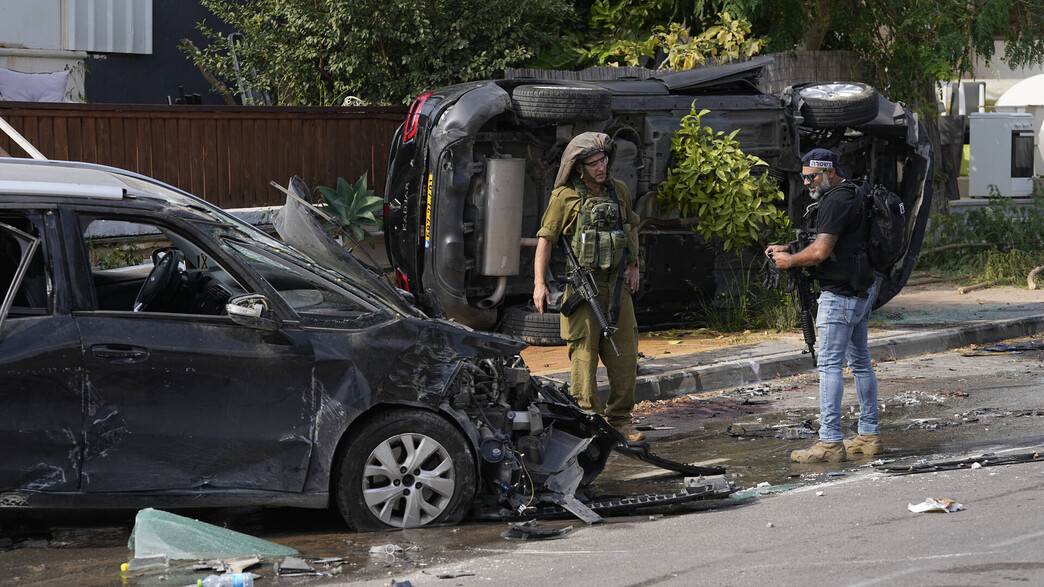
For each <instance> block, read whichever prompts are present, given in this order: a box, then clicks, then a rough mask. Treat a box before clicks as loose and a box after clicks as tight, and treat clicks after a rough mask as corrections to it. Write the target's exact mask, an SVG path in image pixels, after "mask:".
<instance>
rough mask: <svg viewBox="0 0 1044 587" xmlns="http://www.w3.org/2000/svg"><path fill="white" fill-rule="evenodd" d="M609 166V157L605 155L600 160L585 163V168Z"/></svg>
mask: <svg viewBox="0 0 1044 587" xmlns="http://www.w3.org/2000/svg"><path fill="white" fill-rule="evenodd" d="M608 164H609V156H608V155H603V156H602V157H601V158H600V159H595V160H594V161H592V162H590V163H584V167H605V166H606V165H608Z"/></svg>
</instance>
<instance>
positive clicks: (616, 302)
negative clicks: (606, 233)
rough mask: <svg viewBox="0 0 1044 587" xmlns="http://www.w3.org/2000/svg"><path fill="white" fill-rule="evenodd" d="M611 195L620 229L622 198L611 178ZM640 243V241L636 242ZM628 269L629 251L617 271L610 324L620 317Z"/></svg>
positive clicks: (621, 226) (610, 310)
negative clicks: (622, 290) (623, 287)
mask: <svg viewBox="0 0 1044 587" xmlns="http://www.w3.org/2000/svg"><path fill="white" fill-rule="evenodd" d="M607 189H608V190H609V196H610V197H612V199H613V202H614V203H615V204H616V209H617V210H619V211H620V217H619V218H618V220H619V222H620V230H621V231H622V230H623V228H624V227H623V213H624V211H623V208H622V207H621V206H620V200H618V199H617V198H616V181H615V180H613V179H612V178H609V185H608V186H607ZM624 236H627V235H626V234H625V235H624ZM635 244H638V243H635ZM626 269H627V253H626V252H625V253H624V258H623V260H622V261H620V268H619V269H618V270H617V271H616V285H615V286H614V287H613V298H612V300H611V301H610V302H609V324H613V325H615V324H616V322H617V321H618V320H619V319H620V290H621V286H622V285H623V278H624V271H626Z"/></svg>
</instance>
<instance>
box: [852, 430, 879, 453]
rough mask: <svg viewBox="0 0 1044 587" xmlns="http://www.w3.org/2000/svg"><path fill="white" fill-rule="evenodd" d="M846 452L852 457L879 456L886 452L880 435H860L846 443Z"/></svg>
mask: <svg viewBox="0 0 1044 587" xmlns="http://www.w3.org/2000/svg"><path fill="white" fill-rule="evenodd" d="M845 452H846V453H847V454H850V455H866V456H871V455H879V454H881V453H883V452H884V444H883V443H882V442H881V435H880V434H860V435H859V436H856V437H855V438H853V439H852V440H846V441H845Z"/></svg>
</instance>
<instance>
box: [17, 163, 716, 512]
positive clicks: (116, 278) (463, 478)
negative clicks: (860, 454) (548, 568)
mask: <svg viewBox="0 0 1044 587" xmlns="http://www.w3.org/2000/svg"><path fill="white" fill-rule="evenodd" d="M291 187H292V190H293V191H294V192H296V196H295V197H294V198H290V199H289V200H288V205H287V206H286V207H284V209H283V211H282V213H281V217H282V218H281V221H280V222H278V223H277V226H279V227H280V230H282V231H284V232H285V233H286V234H283V235H282V236H283V237H284V239H285V240H288V241H291V242H294V241H297V242H298V243H300V244H299V246H300V247H301V248H300V249H297V248H294V247H292V246H288V245H287V244H285V243H284V242H281V241H279V240H276V239H275V238H272V237H270V236H269V235H267V234H266V233H264V232H262V231H260V230H258V229H256V228H254V227H252V226H250V225H248V224H245V223H243V222H241V221H239V220H237V219H236V218H234V217H232V216H230V215H228V214H227V213H225V212H223V211H222V210H220V209H218V208H216V207H214V206H212V205H210V204H207V203H206V202H204V201H202V200H199V199H197V198H195V197H193V196H191V195H189V194H187V193H184V192H182V191H179V190H177V189H175V188H172V187H170V186H167V185H165V184H161V183H159V182H156V181H154V180H151V179H149V178H146V177H143V176H139V175H136V174H132V173H129V172H125V171H121V170H117V169H112V168H107V167H101V166H95V165H87V164H80V163H68V162H55V161H31V160H17V159H4V160H0V247H2V249H0V288H2V291H3V296H4V297H3V305H2V307H0V446H2V447H3V449H4V458H3V459H0V509H8V508H51V507H99V508H135V507H161V508H177V507H204V506H231V505H270V506H298V507H309V508H325V507H328V506H333V507H336V508H337V509H338V510H339V511H340V513H341V514H342V516H343V517H344V519H345V520H346V522H347V523H348V524H349V525H350V526H351V527H353V528H355V529H360V530H374V529H383V528H402V527H416V526H424V525H428V524H451V523H455V522H458V521H460V520H461V519H462V518H463V517H464V516H465V515H467V514H468V513H469V512H470V511H475V512H485V513H487V514H490V513H491V514H492V515H497V514H501V513H503V512H510V513H514V514H515V515H520V514H522V513H525V512H529V511H533V510H534V509H535V508H546V507H557V508H559V509H562V508H564V509H565V510H568V511H569V512H573V513H577V515H580V514H583V515H585V516H587V517H588V518H589V519H590V517H591V516H592V515H594V517H597V514H594V513H593V512H591V511H590V508H588V507H587V506H585V505H583V504H582V503H581V498H583V497H585V496H584V495H583V493H582V488H584V487H585V486H587V485H588V484H589V483H590V482H591V481H592V479H594V477H595V476H597V475H598V474H599V473H600V472H601V470H602V468H603V466H604V464H605V462H606V459H607V458H608V456H609V454H610V451H611V450H613V448H614V445H616V444H617V442H618V441H619V440H621V439H620V438H619V437H618V436H617V435H616V432H615V431H614V430H613V429H612V428H611V427H609V426H608V425H607V424H606V423H605V422H604V420H602V419H601V418H600V417H598V416H596V415H594V414H591V413H588V412H584V411H582V410H580V409H579V408H578V407H577V406H576V404H575V403H574V402H573V401H572V399H571V398H570V397H569V395H568V393H565V392H564V391H563V390H562V389H561V387H560V386H557V385H555V384H553V383H551V382H549V381H542V380H537V379H535V378H534V377H532V376H530V373H529V371H528V369H527V368H526V366H525V365H524V364H523V363H522V361H521V359H520V358H519V356H518V352H519V350H521V349H522V348H523V347H524V344H522V343H519V342H517V341H515V340H512V339H510V338H506V337H502V336H499V335H492V334H487V333H481V332H476V331H472V330H470V329H467V328H464V327H461V326H459V325H456V324H453V323H450V322H447V321H441V320H431V319H428V318H427V317H426V316H425V315H423V314H422V313H421V312H419V311H418V310H417V309H416V308H414V307H413V306H412V305H410V303H409V302H408V301H407V300H406V299H405V298H403V297H401V296H400V295H399V293H398V292H397V290H395V288H393V287H391V286H390V285H385V284H382V283H381V282H380V281H378V280H376V279H375V278H374V276H373V275H372V274H370V273H369V272H368V271H367V270H366V269H364V268H363V267H362V266H361V265H358V264H357V263H355V262H354V259H352V258H351V256H350V255H348V254H347V253H346V252H345V250H344V249H343V248H340V247H337V246H329V243H332V241H330V240H329V239H328V238H327V237H326V235H325V232H324V229H323V227H322V226H321V224H320V223H319V221H318V220H317V219H316V217H315V216H314V215H313V214H312V213H311V212H310V211H309V210H310V209H309V207H308V206H307V205H305V204H304V203H302V202H301V200H300V199H301V198H307V195H308V189H307V187H306V186H303V184H302V183H301V182H299V181H295V182H292V186H291ZM324 239H325V240H326V241H329V243H327V242H324ZM632 452H635V451H632ZM642 452H643V451H637V453H642ZM637 456H643V457H644V458H647V459H649V460H652V461H655V457H654V456H652V455H647V451H646V455H643V454H637ZM668 466H672V467H674V468H675V469H676V470H679V471H682V472H685V473H689V474H699V473H702V472H708V471H704V470H700V469H697V468H693V467H687V466H684V465H681V464H673V465H672V464H670V463H668ZM711 472H720V471H711ZM578 490H580V491H581V493H579V494H578V493H577V492H578ZM722 490H725V491H727V484H724V485H722V484H721V483H718V484H717V485H716V486H715V489H714V491H722ZM708 491H709V490H708ZM688 493H689V494H693V493H694V492H688Z"/></svg>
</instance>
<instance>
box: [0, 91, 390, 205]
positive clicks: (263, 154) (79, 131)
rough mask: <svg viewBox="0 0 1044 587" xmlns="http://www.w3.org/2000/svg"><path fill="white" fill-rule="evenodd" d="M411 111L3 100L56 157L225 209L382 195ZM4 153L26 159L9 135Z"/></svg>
mask: <svg viewBox="0 0 1044 587" xmlns="http://www.w3.org/2000/svg"><path fill="white" fill-rule="evenodd" d="M406 112H407V110H406V108H405V107H398V106H395V107H360V108H296V107H237V106H142V105H116V104H41V103H27V102H0V116H3V117H4V119H6V120H7V121H8V122H9V123H10V124H11V126H13V127H14V128H15V129H16V130H18V131H19V132H20V133H22V135H23V136H25V138H26V139H28V141H29V142H30V143H32V144H33V145H34V146H35V147H36V148H37V149H38V150H39V151H40V152H42V153H43V154H44V156H46V157H48V158H50V159H64V160H70V161H87V162H91V163H101V164H104V165H112V166H114V167H120V168H123V169H128V170H130V171H135V172H138V173H141V174H143V175H148V176H150V177H154V178H156V179H158V180H161V181H164V182H166V183H169V184H171V185H174V186H176V187H179V188H181V189H183V190H185V191H187V192H190V193H192V194H194V195H197V196H199V197H201V198H203V199H205V200H207V201H209V202H211V203H213V204H216V205H218V206H220V207H222V208H244V207H253V206H264V205H272V204H281V203H283V201H284V200H285V196H283V195H282V194H280V193H279V192H278V191H276V190H275V189H273V188H272V187H271V186H269V185H268V182H269V181H270V180H275V181H277V182H279V183H281V184H283V185H285V184H286V182H287V180H288V179H289V178H290V177H291V176H292V175H300V176H301V177H302V178H303V179H304V180H305V181H306V182H307V183H308V184H309V185H310V186H313V187H314V186H316V185H331V186H332V185H334V184H335V183H336V182H337V178H338V177H343V178H345V179H347V180H349V181H350V182H352V183H354V182H355V181H356V180H357V179H358V178H359V177H361V176H362V174H363V173H366V174H368V178H369V185H370V186H371V187H372V188H373V189H374V191H375V192H376V193H377V194H382V193H383V190H384V183H385V172H386V167H387V158H388V150H389V148H390V146H391V140H392V136H393V134H394V132H395V129H396V128H397V127H398V126H399V125H400V124H401V123H402V122H403V121H404V120H405V119H406ZM0 148H2V149H3V150H5V151H6V152H8V153H10V154H11V155H13V156H16V157H17V156H25V153H24V151H23V150H22V148H21V147H19V146H18V145H17V144H16V143H14V141H12V140H10V139H9V138H8V137H7V136H6V135H3V134H0Z"/></svg>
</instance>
